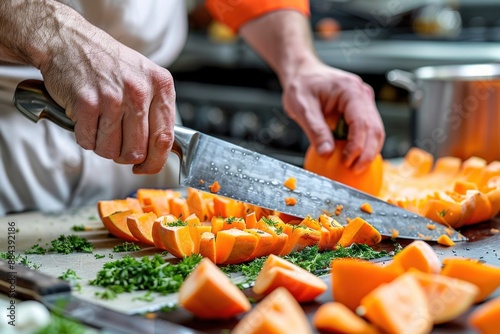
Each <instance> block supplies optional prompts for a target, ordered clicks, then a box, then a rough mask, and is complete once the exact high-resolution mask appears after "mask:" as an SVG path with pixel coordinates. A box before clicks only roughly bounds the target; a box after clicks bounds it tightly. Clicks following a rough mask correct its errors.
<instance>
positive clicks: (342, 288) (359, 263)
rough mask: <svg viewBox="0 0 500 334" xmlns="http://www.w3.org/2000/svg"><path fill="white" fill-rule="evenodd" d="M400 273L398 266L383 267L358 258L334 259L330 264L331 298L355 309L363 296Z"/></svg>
mask: <svg viewBox="0 0 500 334" xmlns="http://www.w3.org/2000/svg"><path fill="white" fill-rule="evenodd" d="M401 273H402V270H401V268H400V267H391V266H385V267H384V266H380V265H377V264H374V263H372V262H368V261H364V260H359V259H349V258H345V259H335V260H333V261H332V264H331V280H332V295H333V300H334V301H337V302H339V303H342V304H344V305H345V306H347V307H348V308H349V309H351V310H352V311H355V310H356V308H357V307H358V306H359V304H360V302H361V299H362V298H363V297H364V296H366V295H367V294H368V293H369V292H371V291H372V290H373V289H375V288H376V287H378V286H380V285H381V284H384V283H388V282H391V281H392V280H394V279H395V278H396V277H398V276H399V275H400V274H401Z"/></svg>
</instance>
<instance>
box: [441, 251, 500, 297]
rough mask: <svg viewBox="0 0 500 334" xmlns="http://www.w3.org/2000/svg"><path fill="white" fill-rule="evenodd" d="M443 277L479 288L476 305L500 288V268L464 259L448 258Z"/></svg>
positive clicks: (442, 272) (442, 273) (442, 271)
mask: <svg viewBox="0 0 500 334" xmlns="http://www.w3.org/2000/svg"><path fill="white" fill-rule="evenodd" d="M441 275H443V276H449V277H454V278H458V279H461V280H464V281H467V282H470V283H472V284H475V285H476V286H477V287H478V288H479V294H478V295H477V296H476V298H475V300H474V302H476V303H477V302H481V301H483V300H485V299H486V298H487V297H488V296H489V295H490V294H491V293H492V292H493V291H495V290H496V289H497V288H498V287H499V286H500V267H496V266H492V265H489V264H486V263H481V262H478V261H471V260H469V259H464V258H447V259H446V261H445V265H444V267H443V269H442V270H441Z"/></svg>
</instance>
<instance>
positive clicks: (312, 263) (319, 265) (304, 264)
mask: <svg viewBox="0 0 500 334" xmlns="http://www.w3.org/2000/svg"><path fill="white" fill-rule="evenodd" d="M386 256H389V253H387V252H386V251H375V250H373V248H371V247H370V246H367V245H360V244H353V245H351V246H349V247H346V248H344V247H341V246H339V247H338V248H337V249H335V250H330V251H324V252H320V251H319V250H318V247H317V246H313V247H306V248H304V249H303V250H301V251H297V252H292V253H290V254H288V255H285V256H283V258H284V259H286V260H288V261H290V262H291V263H294V264H296V265H298V266H299V267H301V268H304V269H306V270H307V271H309V272H311V273H313V274H315V275H322V274H325V273H327V272H328V271H329V270H330V264H331V262H332V260H333V259H335V258H345V257H349V258H359V259H364V260H372V259H377V258H382V257H386ZM266 260H267V256H265V257H261V258H257V259H254V260H253V261H250V262H248V263H242V264H235V265H228V266H225V267H222V268H221V269H222V271H224V272H225V273H226V274H230V273H235V272H241V273H242V274H243V276H244V277H245V280H244V282H242V283H240V284H239V286H240V287H247V286H248V284H251V283H253V282H254V281H255V279H256V278H257V275H258V274H259V272H260V270H261V269H262V266H263V265H264V262H265V261H266Z"/></svg>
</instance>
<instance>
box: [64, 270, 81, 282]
mask: <svg viewBox="0 0 500 334" xmlns="http://www.w3.org/2000/svg"><path fill="white" fill-rule="evenodd" d="M59 278H60V279H63V280H65V281H71V280H79V279H81V277H78V275H77V274H76V272H75V271H74V270H73V269H68V270H66V272H64V273H63V274H62V275H61V276H59Z"/></svg>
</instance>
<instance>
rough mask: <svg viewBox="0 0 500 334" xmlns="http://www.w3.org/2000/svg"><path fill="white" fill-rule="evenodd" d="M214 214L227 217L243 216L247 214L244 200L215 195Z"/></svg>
mask: <svg viewBox="0 0 500 334" xmlns="http://www.w3.org/2000/svg"><path fill="white" fill-rule="evenodd" d="M213 202H214V215H216V216H219V217H223V218H227V217H243V216H244V215H245V206H244V205H243V202H240V201H236V200H234V199H231V198H226V197H222V196H214V197H213Z"/></svg>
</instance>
